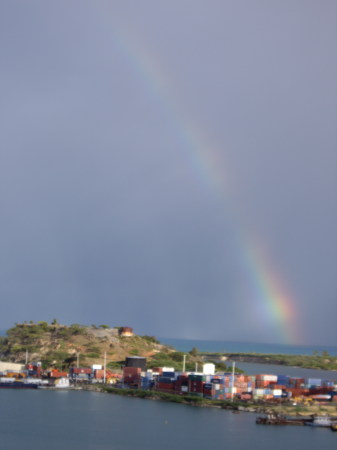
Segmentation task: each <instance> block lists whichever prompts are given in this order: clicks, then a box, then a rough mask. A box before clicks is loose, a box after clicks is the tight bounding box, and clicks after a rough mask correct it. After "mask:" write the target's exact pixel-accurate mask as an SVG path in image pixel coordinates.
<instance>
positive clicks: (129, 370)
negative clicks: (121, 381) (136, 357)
mask: <svg viewBox="0 0 337 450" xmlns="http://www.w3.org/2000/svg"><path fill="white" fill-rule="evenodd" d="M123 372H124V373H128V374H129V373H134V374H138V373H141V372H142V369H141V368H140V367H124V369H123Z"/></svg>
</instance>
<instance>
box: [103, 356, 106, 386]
mask: <svg viewBox="0 0 337 450" xmlns="http://www.w3.org/2000/svg"><path fill="white" fill-rule="evenodd" d="M105 381H106V352H104V372H103V383H104V384H105Z"/></svg>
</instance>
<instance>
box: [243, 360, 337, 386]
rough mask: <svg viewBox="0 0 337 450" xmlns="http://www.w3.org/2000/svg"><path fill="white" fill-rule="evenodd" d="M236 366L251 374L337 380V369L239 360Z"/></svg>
mask: <svg viewBox="0 0 337 450" xmlns="http://www.w3.org/2000/svg"><path fill="white" fill-rule="evenodd" d="M236 367H238V368H240V369H242V370H244V371H245V373H247V374H250V375H256V374H258V373H267V374H271V375H289V376H291V377H300V378H321V379H322V380H331V381H336V383H337V371H336V370H319V369H303V368H302V367H292V366H280V365H276V364H255V363H245V362H237V363H236Z"/></svg>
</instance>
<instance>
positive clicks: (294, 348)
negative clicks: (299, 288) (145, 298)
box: [158, 337, 337, 356]
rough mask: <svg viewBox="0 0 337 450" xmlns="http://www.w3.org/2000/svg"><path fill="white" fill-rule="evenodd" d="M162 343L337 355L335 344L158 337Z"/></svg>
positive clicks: (222, 350) (204, 348)
mask: <svg viewBox="0 0 337 450" xmlns="http://www.w3.org/2000/svg"><path fill="white" fill-rule="evenodd" d="M158 339H159V341H160V342H161V343H162V344H166V345H171V346H172V347H174V348H175V349H177V350H178V351H181V352H189V351H190V350H191V349H192V348H193V347H196V348H197V349H198V350H200V351H202V352H215V353H273V354H285V355H313V354H314V353H315V352H318V353H319V354H321V353H322V352H328V353H329V355H332V356H337V346H333V345H287V344H271V343H257V342H236V341H218V340H214V341H213V340H203V339H178V338H164V337H160V338H158Z"/></svg>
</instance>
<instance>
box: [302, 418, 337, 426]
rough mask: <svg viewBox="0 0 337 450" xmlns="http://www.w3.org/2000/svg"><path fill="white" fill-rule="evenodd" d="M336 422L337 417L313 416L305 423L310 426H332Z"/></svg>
mask: <svg viewBox="0 0 337 450" xmlns="http://www.w3.org/2000/svg"><path fill="white" fill-rule="evenodd" d="M336 423H337V422H336V419H334V418H332V417H330V416H313V417H312V419H311V420H307V421H305V425H309V426H310V427H331V426H332V425H335V424H336Z"/></svg>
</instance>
